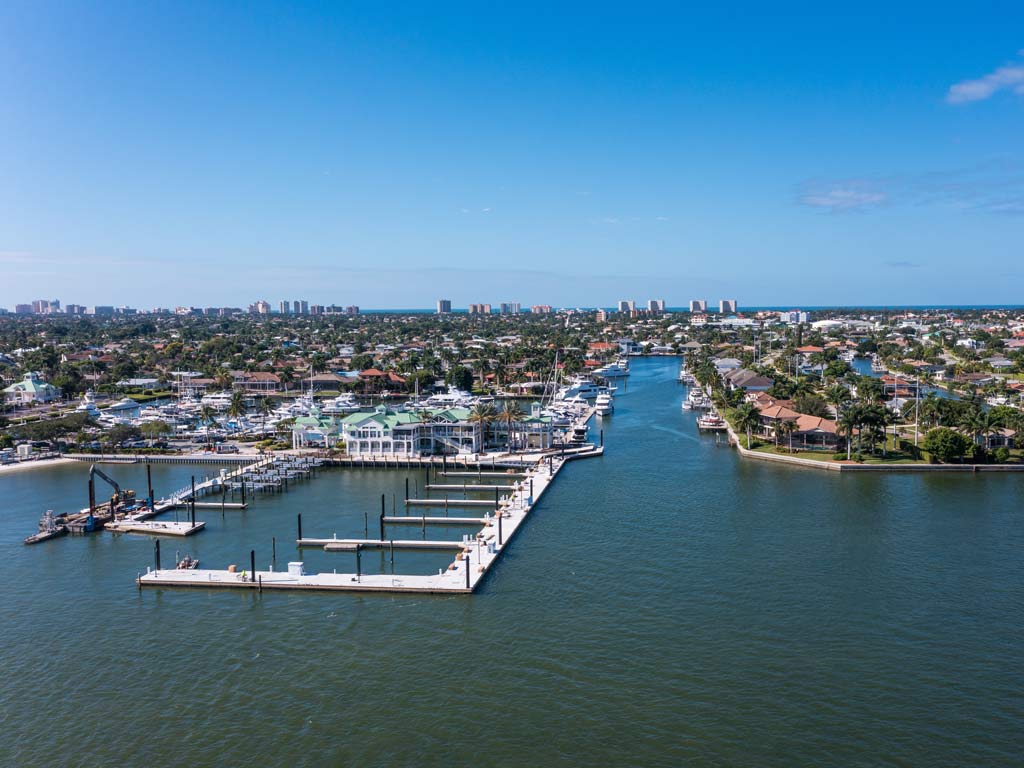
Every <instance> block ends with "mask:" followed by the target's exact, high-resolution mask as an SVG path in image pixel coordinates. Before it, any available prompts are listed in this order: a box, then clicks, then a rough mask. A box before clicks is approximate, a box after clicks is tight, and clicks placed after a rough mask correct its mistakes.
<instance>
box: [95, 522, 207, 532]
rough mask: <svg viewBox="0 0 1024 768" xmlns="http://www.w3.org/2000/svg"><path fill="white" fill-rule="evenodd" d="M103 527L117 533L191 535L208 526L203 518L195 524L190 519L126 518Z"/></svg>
mask: <svg viewBox="0 0 1024 768" xmlns="http://www.w3.org/2000/svg"><path fill="white" fill-rule="evenodd" d="M103 527H104V528H106V529H107V530H108V531H115V532H117V533H146V534H149V535H151V536H191V535H192V534H193V533H198V532H199V531H201V530H203V528H205V527H206V523H204V522H203V521H201V520H200V521H197V522H196V523H195V524H193V523H191V522H190V521H185V522H184V523H171V522H164V521H162V520H131V519H127V518H126V519H124V520H118V521H116V522H113V523H107V524H106V525H104V526H103Z"/></svg>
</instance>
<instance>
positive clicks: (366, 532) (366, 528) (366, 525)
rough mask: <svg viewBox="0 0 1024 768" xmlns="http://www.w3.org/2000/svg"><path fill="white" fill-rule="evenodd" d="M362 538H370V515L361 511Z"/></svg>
mask: <svg viewBox="0 0 1024 768" xmlns="http://www.w3.org/2000/svg"><path fill="white" fill-rule="evenodd" d="M363 538H364V539H368V538H370V513H369V512H367V511H366V510H365V509H364V510H363Z"/></svg>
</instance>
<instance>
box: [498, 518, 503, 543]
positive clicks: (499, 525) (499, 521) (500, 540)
mask: <svg viewBox="0 0 1024 768" xmlns="http://www.w3.org/2000/svg"><path fill="white" fill-rule="evenodd" d="M501 544H502V539H501V510H500V509H499V510H498V546H499V547H500V546H501Z"/></svg>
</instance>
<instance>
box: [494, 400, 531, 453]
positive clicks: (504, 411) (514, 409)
mask: <svg viewBox="0 0 1024 768" xmlns="http://www.w3.org/2000/svg"><path fill="white" fill-rule="evenodd" d="M524 416H525V414H524V413H523V409H522V408H520V407H519V403H517V402H516V401H515V400H506V401H505V404H504V405H503V406H502V408H501V413H500V414H499V418H500V419H501V420H502V421H503V422H505V430H506V438H507V440H508V450H509V453H512V452H513V441H512V435H513V431H514V429H513V425H514V424H517V423H519V422H520V421H522V419H523V417H524Z"/></svg>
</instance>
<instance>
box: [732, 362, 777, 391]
mask: <svg viewBox="0 0 1024 768" xmlns="http://www.w3.org/2000/svg"><path fill="white" fill-rule="evenodd" d="M723 379H724V380H725V386H726V387H728V389H729V390H730V391H734V390H737V389H742V390H744V391H745V392H765V391H767V390H769V389H771V388H772V386H773V385H774V384H775V380H774V379H770V378H768V377H767V376H761V375H760V374H758V373H756V372H754V371H751V370H750V369H749V368H735V369H733V370H731V371H727V372H726V374H725V376H723Z"/></svg>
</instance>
